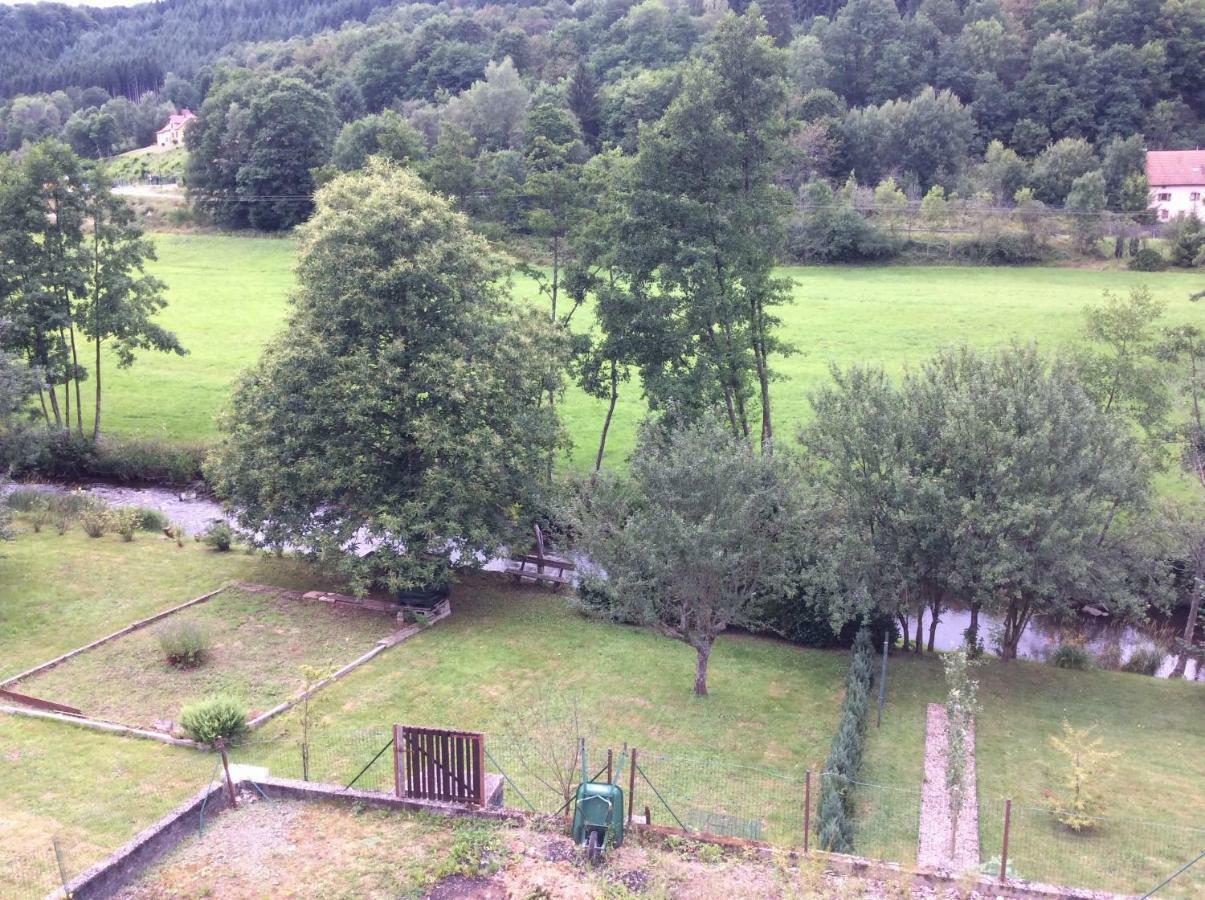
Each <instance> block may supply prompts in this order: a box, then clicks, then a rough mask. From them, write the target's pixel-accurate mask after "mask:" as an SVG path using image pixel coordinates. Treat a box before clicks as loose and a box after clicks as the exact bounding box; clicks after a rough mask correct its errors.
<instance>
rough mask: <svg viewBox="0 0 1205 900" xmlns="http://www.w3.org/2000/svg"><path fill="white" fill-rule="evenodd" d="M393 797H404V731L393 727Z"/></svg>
mask: <svg viewBox="0 0 1205 900" xmlns="http://www.w3.org/2000/svg"><path fill="white" fill-rule="evenodd" d="M393 795H394V796H395V797H398V798H399V799H400V798H401V796H402V729H401V727H400V726H398V725H394V726H393Z"/></svg>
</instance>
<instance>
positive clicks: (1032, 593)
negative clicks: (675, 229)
mask: <svg viewBox="0 0 1205 900" xmlns="http://www.w3.org/2000/svg"><path fill="white" fill-rule="evenodd" d="M813 404H814V406H815V409H816V418H815V420H814V423H813V425H812V426H811V427H810V428H809V429H808V431H807V432H806V439H807V444H808V447H809V449H810V450H811V451H812V452H813V453H814V454H815V455H816V456H817V457H818V459H819V460H820V461H821V471H822V478H823V481H824V483H825V484H826V485H827V487H828V489H829V490H830V491H831V492H832V493H833V495H834V497H835V498H836V505H837V506H838V507H839V508H841V509H843V510H844V511H845V515H846V517H847V523H848V527H847V528H846V529H845V530H844V532H843V534H842V537H841V542H842V543H852V544H854V545H855V547H854V549H852V550H851V549H844V550H843V551H842V556H843V557H844V558H847V559H850V560H858V559H860V560H862V565H861V566H853V565H851V566H849V567H848V568H847V571H846V573H845V577H846V579H848V580H849V581H850V582H851V584H852V586H853V587H856V588H861V589H864V590H867V591H868V592H870V593H871V594H872V595H877V596H878V598H879V602H880V603H881V604H882V605H884V606H886V607H888V608H892V607H894V608H895V609H897V610H899V611H901V612H904V613H907V612H909V611H911V612H915V614H916V615H917V625H918V628H917V642H918V644H919V643H920V639H921V631H920V615H921V613H922V612H923V610H924V608H925V607H926V606H928V607H929V608H930V610H931V612H932V617H933V618H932V619H931V620H930V621H931V626H930V627H931V629H932V623H933V622H935V621H936V619H937V617H938V616H939V615H940V612H941V609H942V607H943V605H944V604H945V603H947V602H949V601H950V600H953V599H964V600H967V601H970V602H972V603H974V604H976V608H978V607H979V606H982V607H983V608H985V609H990V610H992V611H994V612H996V613H997V614H998V615H999V616H1000V618H1001V619H1002V620H1003V623H1004V627H1003V633H1002V635H1001V638H1000V640H1001V650H1002V653H1003V655H1004V657H1005V658H1006V659H1008V658H1012V657H1014V656H1015V655H1016V652H1017V645H1018V643H1019V642H1020V639H1021V636H1022V635H1023V633H1024V631H1025V628H1026V626H1027V625H1028V623H1029V621H1030V620H1031V619H1032V617H1033V616H1034V615H1035V614H1038V613H1047V614H1053V615H1070V614H1072V613H1073V612H1074V611H1075V610H1076V609H1077V608H1078V606H1079V605H1081V604H1083V603H1085V602H1088V601H1091V602H1093V603H1097V604H1100V605H1102V606H1105V607H1107V608H1108V609H1110V610H1111V611H1112V612H1115V613H1118V614H1134V615H1141V612H1142V609H1143V608H1144V603H1143V602H1141V601H1140V600H1139V597H1138V593H1137V591H1136V588H1135V585H1137V584H1139V583H1141V579H1143V578H1147V577H1151V576H1152V575H1154V574H1156V573H1155V572H1154V569H1153V567H1151V564H1150V561H1149V559H1148V558H1147V557H1145V556H1144V555H1143V552H1142V550H1141V549H1140V546H1139V542H1138V541H1137V540H1136V539H1135V535H1134V534H1133V533H1132V532H1131V531H1129V530H1127V529H1126V528H1124V527H1123V523H1124V524H1127V525H1132V524H1134V523H1137V522H1140V521H1141V520H1142V518H1143V515H1144V512H1145V506H1146V504H1147V502H1148V501H1149V498H1150V481H1149V467H1148V466H1147V464H1146V461H1145V458H1144V456H1143V454H1142V453H1141V452H1140V449H1139V447H1138V445H1137V443H1136V442H1135V441H1134V439H1133V437H1132V436H1131V434H1130V431H1129V426H1128V423H1127V422H1125V421H1124V420H1123V419H1121V418H1120V417H1118V416H1115V415H1112V414H1110V413H1107V412H1105V411H1104V410H1103V409H1102V408H1101V407H1100V406H1099V405H1097V404H1096V403H1095V402H1093V400H1092V399H1091V398H1090V397H1089V396H1088V395H1087V394H1086V393H1085V392H1084V390H1083V388H1082V387H1081V386H1080V384H1079V382H1078V381H1077V379H1076V377H1075V371H1074V369H1073V368H1072V367H1071V366H1070V365H1068V364H1065V363H1062V362H1054V363H1047V362H1045V361H1044V360H1043V359H1042V358H1041V357H1040V356H1039V355H1038V354H1037V352H1036V351H1035V350H1034V349H1032V348H1018V347H1014V348H1009V349H1005V350H1001V351H999V352H997V353H994V354H978V353H975V352H973V351H970V350H967V349H963V350H961V351H956V352H949V353H946V354H943V355H941V356H939V357H937V358H936V359H934V360H933V361H931V362H930V363H928V364H927V365H925V366H924V367H923V368H922V369H921V370H919V371H918V372H915V373H911V374H909V375H908V376H906V377H905V379H904V380H903V382H902V384H901V385H900V386H899V387H898V388H896V387H893V386H892V385H891V384H890V383H889V382H888V381H887V379H886V377H885V376H884V375H883V374H882V372H881V371H879V370H873V369H872V370H859V369H854V370H851V371H850V372H846V373H838V377H837V378H836V381H835V384H834V386H833V387H831V388H828V389H825V390H823V391H821V392H819V393H818V394H817V396H816V397H815V398H814V400H813ZM931 634H932V632H931Z"/></svg>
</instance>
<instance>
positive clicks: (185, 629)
mask: <svg viewBox="0 0 1205 900" xmlns="http://www.w3.org/2000/svg"><path fill="white" fill-rule="evenodd" d="M159 647H160V648H161V649H162V650H163V655H164V656H165V657H166V658H167V661H168V662H169V663H171V664H172V665H173V666H175V667H176V668H179V669H193V668H196V667H197V666H199V665H200V664H201V663H202V662H204V661H205V655H206V654H207V653H208V652H209V636H208V635H207V634H206V633H205V630H204V629H203V628H201V626H200V625H198V624H197V623H196V622H188V621H182V622H169V623H168V624H167V625H165V626H163V628H161V629H160V630H159Z"/></svg>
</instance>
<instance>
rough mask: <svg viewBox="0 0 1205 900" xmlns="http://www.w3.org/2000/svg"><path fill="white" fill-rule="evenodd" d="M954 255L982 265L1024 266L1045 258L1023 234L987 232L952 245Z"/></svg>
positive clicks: (1039, 249) (1039, 248) (1038, 248)
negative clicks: (987, 233)
mask: <svg viewBox="0 0 1205 900" xmlns="http://www.w3.org/2000/svg"><path fill="white" fill-rule="evenodd" d="M954 255H955V256H957V257H959V258H960V259H965V260H968V261H970V262H973V263H978V264H980V265H984V266H1024V265H1028V264H1030V263H1035V262H1041V261H1042V260H1043V259H1044V258H1045V254H1044V253H1043V252H1042V249H1041V247H1039V246H1038V245H1037V243H1036V242H1034V240H1033V239H1032V238H1030V237H1029V235H1025V234H1009V233H1005V234H989V235H983V236H982V237H971V238H967V239H965V240H962V241H959V242H958V243H956V244H955V245H954Z"/></svg>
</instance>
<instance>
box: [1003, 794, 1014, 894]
mask: <svg viewBox="0 0 1205 900" xmlns="http://www.w3.org/2000/svg"><path fill="white" fill-rule="evenodd" d="M1012 819H1013V802H1012V800H1005V801H1004V839H1003V841H1002V843H1001V846H1000V880H1001V881H1007V880H1008V831H1009V828H1010V827H1011V826H1012Z"/></svg>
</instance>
